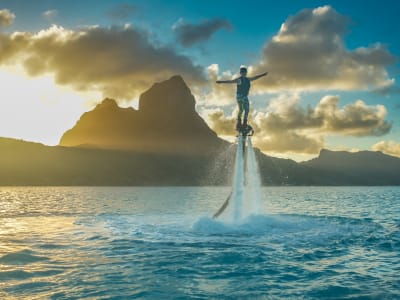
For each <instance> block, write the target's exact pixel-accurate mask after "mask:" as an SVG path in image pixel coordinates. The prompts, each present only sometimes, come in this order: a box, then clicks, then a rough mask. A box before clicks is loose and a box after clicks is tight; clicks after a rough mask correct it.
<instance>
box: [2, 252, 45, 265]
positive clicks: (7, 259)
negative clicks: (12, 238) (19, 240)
mask: <svg viewBox="0 0 400 300" xmlns="http://www.w3.org/2000/svg"><path fill="white" fill-rule="evenodd" d="M48 259H49V258H48V257H44V256H39V255H35V252H34V251H31V250H21V251H18V252H13V253H8V254H6V255H3V256H2V257H0V263H2V264H5V265H26V264H31V263H35V262H39V261H44V260H48Z"/></svg>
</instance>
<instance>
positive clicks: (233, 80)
mask: <svg viewBox="0 0 400 300" xmlns="http://www.w3.org/2000/svg"><path fill="white" fill-rule="evenodd" d="M236 82H237V79H232V80H217V81H216V83H236Z"/></svg>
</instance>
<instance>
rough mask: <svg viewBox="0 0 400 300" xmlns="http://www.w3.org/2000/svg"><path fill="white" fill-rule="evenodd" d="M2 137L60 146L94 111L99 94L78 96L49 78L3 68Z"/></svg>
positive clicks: (0, 110) (1, 100) (0, 74)
mask: <svg viewBox="0 0 400 300" xmlns="http://www.w3.org/2000/svg"><path fill="white" fill-rule="evenodd" d="M0 82H1V97H0V105H1V109H0V136H1V137H13V138H18V139H24V140H27V141H37V142H42V143H44V144H47V145H56V144H58V142H59V139H60V137H61V135H62V134H63V133H64V132H65V131H66V130H67V129H69V128H71V127H72V126H73V125H74V124H75V122H76V121H77V120H78V119H79V117H80V115H81V114H82V113H83V112H85V111H87V110H88V109H90V106H89V105H88V99H92V100H98V99H100V95H99V94H97V93H91V94H89V93H86V94H82V93H77V92H75V91H73V90H71V89H69V88H65V87H60V86H59V85H57V84H55V82H54V77H53V75H51V74H47V75H44V76H40V77H34V78H32V77H29V76H27V75H26V74H25V73H24V72H23V71H22V69H20V68H18V67H1V68H0Z"/></svg>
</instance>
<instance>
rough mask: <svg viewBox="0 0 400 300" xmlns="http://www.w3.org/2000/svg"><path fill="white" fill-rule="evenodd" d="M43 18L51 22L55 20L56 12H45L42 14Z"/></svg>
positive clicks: (50, 10) (53, 10)
mask: <svg viewBox="0 0 400 300" xmlns="http://www.w3.org/2000/svg"><path fill="white" fill-rule="evenodd" d="M42 16H43V18H45V19H46V20H48V21H50V22H53V21H54V20H55V18H56V17H57V16H58V11H57V10H55V9H49V10H46V11H45V12H44V13H43V14H42Z"/></svg>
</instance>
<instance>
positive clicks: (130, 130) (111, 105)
mask: <svg viewBox="0 0 400 300" xmlns="http://www.w3.org/2000/svg"><path fill="white" fill-rule="evenodd" d="M195 104H196V102H195V99H194V96H193V95H192V93H191V91H190V89H189V87H188V86H187V85H186V83H185V81H184V80H183V78H182V77H181V76H179V75H176V76H172V77H171V78H169V79H168V80H165V81H162V82H158V83H155V84H154V85H153V86H152V87H151V88H150V89H148V90H147V91H145V92H144V93H143V94H142V95H141V96H140V98H139V109H138V110H133V109H131V108H129V109H126V108H125V109H124V108H120V107H119V106H118V104H117V102H116V101H115V100H113V99H109V98H106V99H104V100H103V102H102V103H100V104H98V105H97V106H96V108H95V109H93V110H92V111H90V112H87V113H85V114H84V115H83V116H82V117H81V118H80V120H79V121H78V122H77V124H76V125H75V126H74V127H73V128H72V129H70V130H68V131H67V132H66V133H64V135H63V136H62V138H61V140H60V145H62V146H80V145H86V146H87V147H96V148H113V149H121V150H137V151H144V152H170V153H205V152H209V151H215V149H217V148H219V147H220V146H224V145H225V146H226V144H227V143H226V142H224V141H222V140H220V139H219V138H218V137H217V135H216V134H215V133H214V132H213V131H212V130H211V129H210V128H209V127H208V126H207V124H206V123H205V122H204V120H203V119H202V118H201V117H200V116H199V115H198V114H197V112H196V110H195Z"/></svg>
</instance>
